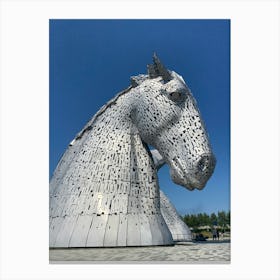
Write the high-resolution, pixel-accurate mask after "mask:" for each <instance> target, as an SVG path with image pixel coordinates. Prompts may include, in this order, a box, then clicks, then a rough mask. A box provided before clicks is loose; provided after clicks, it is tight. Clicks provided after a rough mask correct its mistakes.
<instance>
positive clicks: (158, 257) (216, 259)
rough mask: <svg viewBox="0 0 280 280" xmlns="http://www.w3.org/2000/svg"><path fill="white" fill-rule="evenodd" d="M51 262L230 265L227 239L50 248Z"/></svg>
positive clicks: (228, 241)
mask: <svg viewBox="0 0 280 280" xmlns="http://www.w3.org/2000/svg"><path fill="white" fill-rule="evenodd" d="M49 260H50V263H137V262H138V263H157V262H159V263H163V262H168V263H173V262H174V263H190V264H196V263H225V264H229V263H230V240H220V241H212V240H209V241H205V242H178V243H177V244H176V245H174V246H150V247H121V248H67V249H50V253H49Z"/></svg>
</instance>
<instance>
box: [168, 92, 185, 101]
mask: <svg viewBox="0 0 280 280" xmlns="http://www.w3.org/2000/svg"><path fill="white" fill-rule="evenodd" d="M169 96H170V99H171V100H172V101H174V102H178V101H180V100H181V99H182V93H180V92H177V91H174V92H171V93H170V94H169Z"/></svg>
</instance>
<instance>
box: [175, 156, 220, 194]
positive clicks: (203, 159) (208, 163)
mask: <svg viewBox="0 0 280 280" xmlns="http://www.w3.org/2000/svg"><path fill="white" fill-rule="evenodd" d="M170 165H171V166H170V167H171V170H170V176H171V178H172V181H173V182H174V183H175V184H178V185H181V186H183V187H185V188H187V189H189V190H194V189H198V190H202V189H203V188H204V187H205V185H206V183H207V181H208V180H209V178H210V177H211V175H212V174H213V172H214V169H215V165H216V159H215V157H214V155H213V154H212V153H205V154H202V155H200V156H199V158H198V159H197V160H196V161H195V162H194V164H193V165H192V166H190V167H189V166H188V167H185V165H184V162H182V160H181V159H180V158H178V157H175V158H173V159H172V161H171V164H170Z"/></svg>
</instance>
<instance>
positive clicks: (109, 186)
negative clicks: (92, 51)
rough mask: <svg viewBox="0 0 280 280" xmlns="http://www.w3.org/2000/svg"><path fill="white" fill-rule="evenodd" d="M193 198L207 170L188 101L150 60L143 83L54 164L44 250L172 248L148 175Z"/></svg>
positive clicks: (182, 86)
mask: <svg viewBox="0 0 280 280" xmlns="http://www.w3.org/2000/svg"><path fill="white" fill-rule="evenodd" d="M148 145H152V146H153V147H155V148H156V149H157V150H158V152H159V153H160V155H161V156H162V158H163V161H164V162H166V163H167V164H168V165H169V167H170V173H171V178H172V180H173V181H174V182H175V183H176V184H179V185H181V186H183V187H185V188H187V189H189V190H193V189H199V190H201V189H202V188H203V187H204V186H205V184H206V182H207V180H208V179H209V177H210V176H211V174H212V173H213V170H214V167H215V158H214V156H213V154H212V151H211V147H210V144H209V139H208V136H207V133H206V131H205V127H204V124H203V121H202V119H201V116H200V113H199V110H198V108H197V105H196V102H195V100H194V97H193V96H192V94H191V91H190V90H189V88H188V86H187V85H186V83H185V82H184V80H183V78H182V77H181V76H179V75H178V74H177V73H175V72H174V71H169V70H167V69H166V68H165V67H164V65H163V64H162V63H161V62H160V61H159V59H158V58H157V56H156V55H154V57H153V64H151V65H148V75H138V76H135V77H132V78H131V86H130V87H129V88H127V89H126V90H124V91H123V92H121V93H119V94H118V95H117V96H116V97H115V98H113V99H112V100H110V101H109V102H108V103H107V104H106V105H104V106H103V107H102V108H101V109H100V110H99V111H98V112H97V113H96V114H95V115H94V116H93V118H92V119H91V120H90V121H89V122H88V123H87V124H86V126H85V127H84V128H83V129H82V130H81V132H80V133H78V135H77V136H76V137H75V139H74V140H73V141H72V142H71V143H70V144H69V147H68V149H67V150H66V152H65V153H64V155H63V157H62V158H61V160H60V162H59V163H58V166H57V168H56V170H55V172H54V174H53V177H52V179H51V182H50V247H114V246H148V245H169V244H173V239H172V235H171V233H170V230H169V228H168V226H167V224H166V222H165V220H164V218H163V216H162V214H161V211H160V194H159V186H158V179H157V173H156V167H155V165H154V162H153V159H152V154H151V152H150V150H149V148H148Z"/></svg>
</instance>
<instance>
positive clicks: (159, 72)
mask: <svg viewBox="0 0 280 280" xmlns="http://www.w3.org/2000/svg"><path fill="white" fill-rule="evenodd" d="M153 62H154V64H148V74H149V77H150V78H151V79H153V78H156V77H158V76H162V78H163V80H164V81H165V82H168V81H170V80H171V79H172V76H171V74H170V73H169V71H168V70H167V69H166V68H165V66H164V65H163V64H162V63H161V61H160V60H159V58H158V57H157V55H156V53H154V55H153Z"/></svg>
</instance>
